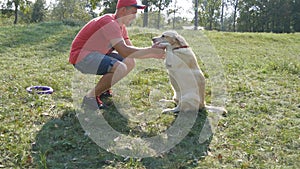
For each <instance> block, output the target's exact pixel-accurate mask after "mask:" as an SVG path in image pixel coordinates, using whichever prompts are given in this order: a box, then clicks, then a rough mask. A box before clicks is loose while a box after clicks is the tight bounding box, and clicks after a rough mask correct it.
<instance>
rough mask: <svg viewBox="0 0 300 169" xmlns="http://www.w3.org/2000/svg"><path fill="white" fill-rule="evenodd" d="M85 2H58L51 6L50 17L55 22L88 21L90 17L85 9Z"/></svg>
mask: <svg viewBox="0 0 300 169" xmlns="http://www.w3.org/2000/svg"><path fill="white" fill-rule="evenodd" d="M86 5H87V4H86V0H59V1H58V3H57V4H55V5H54V6H53V9H52V13H51V16H52V18H53V19H55V20H60V21H64V20H69V19H70V20H75V21H76V20H78V21H88V20H90V19H91V15H90V14H89V13H88V10H87V9H86Z"/></svg>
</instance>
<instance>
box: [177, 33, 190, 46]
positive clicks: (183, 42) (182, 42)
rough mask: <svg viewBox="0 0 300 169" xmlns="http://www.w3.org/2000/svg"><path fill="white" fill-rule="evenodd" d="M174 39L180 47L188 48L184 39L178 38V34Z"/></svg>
mask: <svg viewBox="0 0 300 169" xmlns="http://www.w3.org/2000/svg"><path fill="white" fill-rule="evenodd" d="M175 38H176V40H177V42H178V43H179V44H180V46H188V43H187V42H186V41H185V39H184V38H183V37H182V36H180V35H179V34H177V35H176V36H175Z"/></svg>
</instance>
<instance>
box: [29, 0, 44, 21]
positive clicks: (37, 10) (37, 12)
mask: <svg viewBox="0 0 300 169" xmlns="http://www.w3.org/2000/svg"><path fill="white" fill-rule="evenodd" d="M44 4H45V0H36V2H35V3H34V4H33V9H32V14H31V22H41V21H43V20H44V16H45V6H44Z"/></svg>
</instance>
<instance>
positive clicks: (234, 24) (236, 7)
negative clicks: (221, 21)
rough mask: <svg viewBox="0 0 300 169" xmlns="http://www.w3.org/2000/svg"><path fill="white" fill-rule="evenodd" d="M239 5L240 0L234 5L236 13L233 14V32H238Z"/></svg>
mask: <svg viewBox="0 0 300 169" xmlns="http://www.w3.org/2000/svg"><path fill="white" fill-rule="evenodd" d="M238 5H239V0H236V2H235V5H234V13H233V31H234V32H236V14H237V9H238Z"/></svg>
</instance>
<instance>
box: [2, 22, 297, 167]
mask: <svg viewBox="0 0 300 169" xmlns="http://www.w3.org/2000/svg"><path fill="white" fill-rule="evenodd" d="M79 30H80V27H70V26H67V25H63V24H62V23H41V24H31V25H16V26H2V27H0V46H1V47H0V58H1V60H0V65H1V70H0V76H1V79H0V80H1V86H0V92H1V95H0V97H1V102H0V104H1V107H0V124H1V125H0V152H1V153H0V168H48V169H63V168H71V169H76V168H78V169H81V168H91V169H96V168H122V169H123V168H138V169H141V168H147V169H148V168H149V169H159V168H164V169H175V168H176V169H185V168H291V169H297V168H300V162H299V161H300V153H299V151H300V114H299V112H300V85H299V84H300V34H298V33H296V34H273V33H226V32H209V31H183V30H182V31H178V32H179V33H180V34H182V35H183V36H184V37H185V38H186V40H187V41H188V42H189V44H190V47H192V48H193V50H194V52H195V54H196V55H197V56H198V61H199V65H200V67H201V69H202V70H203V71H204V73H205V76H206V78H207V89H206V94H207V98H206V102H207V103H208V104H213V105H224V106H226V109H227V110H228V113H227V114H226V115H223V116H218V118H220V119H219V120H218V121H217V120H216V121H215V122H218V123H217V124H216V126H212V127H214V128H213V129H214V134H213V135H212V137H209V138H208V139H207V140H205V142H199V134H200V131H201V128H202V127H203V125H204V123H205V119H206V117H207V116H209V113H208V112H206V111H202V112H200V113H199V114H198V116H197V118H196V119H195V123H194V124H193V126H192V128H191V129H190V131H189V133H188V134H187V135H186V137H184V138H183V139H182V140H181V142H180V143H179V144H177V145H176V146H174V147H173V148H172V149H171V150H169V151H167V152H165V153H163V154H160V155H159V156H156V157H146V158H130V157H126V156H122V155H115V154H114V153H110V152H107V151H106V150H105V149H104V148H101V147H100V146H98V145H97V144H96V143H95V142H94V141H93V140H92V139H91V138H90V137H88V136H89V133H88V132H87V131H84V130H83V128H82V125H81V123H80V120H79V119H80V118H77V117H78V112H79V110H78V106H79V102H80V99H81V97H77V96H80V95H79V92H77V91H78V84H81V83H83V82H84V83H83V84H86V83H87V82H86V81H84V80H83V79H81V78H84V77H82V75H81V74H80V73H78V72H76V71H75V69H74V68H73V66H72V65H70V64H68V54H69V49H70V44H71V42H72V40H73V38H74V36H75V35H76V33H77V32H78V31H79ZM159 33H161V32H160V31H158V30H151V29H142V28H130V29H129V34H130V37H131V39H132V41H133V43H134V45H136V46H139V47H145V46H150V45H151V42H150V39H151V37H153V36H157V35H159ZM86 77H91V79H92V81H93V80H95V77H94V76H85V78H86ZM98 78H99V77H98ZM91 84H93V83H91ZM33 85H46V86H51V87H52V88H53V89H54V93H53V94H52V95H38V94H29V93H28V92H27V91H26V90H25V89H26V87H28V86H33ZM113 90H114V92H115V96H114V97H113V98H110V99H107V100H105V102H107V103H112V102H113V104H111V106H110V107H109V109H107V110H104V111H101V112H98V113H100V114H101V116H102V117H104V119H105V120H106V121H107V123H108V124H109V125H110V126H111V127H112V128H113V129H114V130H115V131H117V132H119V133H122V134H124V135H129V136H131V137H133V138H140V137H141V138H147V137H152V136H156V135H159V134H161V133H163V132H164V131H166V130H167V129H168V128H169V127H170V126H172V125H173V124H174V121H175V120H176V119H177V118H178V117H176V116H174V115H173V114H161V113H160V112H161V111H162V109H163V108H166V107H167V106H172V105H162V104H159V103H158V100H159V99H161V98H171V96H172V93H171V92H172V91H171V88H170V86H169V84H168V77H167V73H166V70H165V68H164V63H163V61H162V60H154V59H149V60H137V66H136V68H135V70H134V71H133V72H132V73H131V74H130V75H129V76H128V77H126V78H125V79H124V80H122V81H121V82H120V83H119V84H118V85H116V86H115V87H114V88H113ZM81 94H82V93H81Z"/></svg>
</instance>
